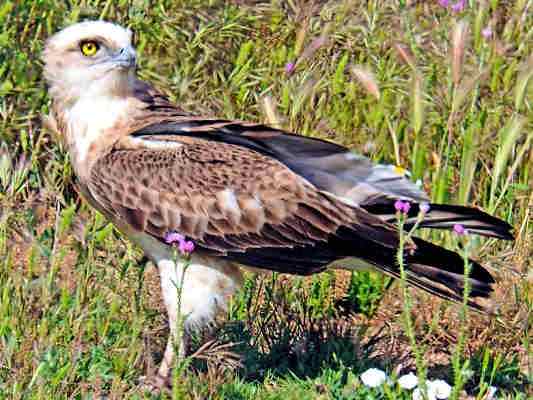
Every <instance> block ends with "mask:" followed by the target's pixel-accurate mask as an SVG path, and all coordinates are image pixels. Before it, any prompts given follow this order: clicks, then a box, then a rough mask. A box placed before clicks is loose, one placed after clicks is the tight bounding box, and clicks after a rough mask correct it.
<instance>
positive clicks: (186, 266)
mask: <svg viewBox="0 0 533 400" xmlns="http://www.w3.org/2000/svg"><path fill="white" fill-rule="evenodd" d="M157 267H158V269H159V276H160V278H161V291H162V294H163V300H164V302H165V306H166V309H167V313H168V321H169V325H170V336H169V339H168V343H167V347H166V349H165V354H164V356H163V360H162V362H161V366H160V367H159V371H158V374H157V377H156V385H157V386H160V387H161V386H164V385H167V384H168V383H169V378H170V373H171V371H172V367H173V365H174V363H175V358H176V357H178V358H181V359H183V358H184V357H185V356H186V351H187V346H188V342H189V339H190V332H192V330H193V329H198V330H201V329H202V328H203V327H205V326H208V325H209V324H211V323H213V322H214V320H215V316H216V313H217V311H220V310H226V309H227V306H228V300H229V296H230V295H231V294H232V293H233V292H234V291H235V290H236V289H237V288H238V286H239V285H240V283H241V282H242V274H241V272H240V270H239V268H238V267H237V266H233V265H231V264H229V263H227V262H225V261H217V260H211V259H207V258H205V257H202V256H200V255H197V254H193V255H191V257H190V259H189V260H188V261H186V262H185V261H183V260H177V261H176V260H172V259H169V258H165V259H160V260H158V261H157Z"/></svg>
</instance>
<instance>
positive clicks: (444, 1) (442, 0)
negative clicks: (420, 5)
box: [439, 0, 450, 7]
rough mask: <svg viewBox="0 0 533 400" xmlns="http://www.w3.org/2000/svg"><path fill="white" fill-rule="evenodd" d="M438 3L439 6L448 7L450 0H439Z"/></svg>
mask: <svg viewBox="0 0 533 400" xmlns="http://www.w3.org/2000/svg"><path fill="white" fill-rule="evenodd" d="M439 5H440V6H441V7H448V6H449V5H450V0H439Z"/></svg>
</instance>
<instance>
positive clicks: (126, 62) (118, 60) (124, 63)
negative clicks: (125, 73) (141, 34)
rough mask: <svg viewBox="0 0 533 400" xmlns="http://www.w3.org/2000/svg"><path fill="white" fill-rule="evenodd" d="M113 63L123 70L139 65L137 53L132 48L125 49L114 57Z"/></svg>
mask: <svg viewBox="0 0 533 400" xmlns="http://www.w3.org/2000/svg"><path fill="white" fill-rule="evenodd" d="M113 63H114V64H115V65H117V66H119V67H122V68H135V66H136V64H137V53H136V52H135V49H134V48H133V47H131V46H127V47H123V48H122V49H120V50H119V51H118V53H116V55H115V56H114V57H113Z"/></svg>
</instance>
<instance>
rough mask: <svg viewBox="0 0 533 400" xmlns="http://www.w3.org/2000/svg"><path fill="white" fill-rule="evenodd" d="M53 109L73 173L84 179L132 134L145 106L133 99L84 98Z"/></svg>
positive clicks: (55, 103)
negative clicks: (103, 157) (115, 147)
mask: <svg viewBox="0 0 533 400" xmlns="http://www.w3.org/2000/svg"><path fill="white" fill-rule="evenodd" d="M53 109H54V114H55V118H56V119H57V122H58V128H59V130H60V131H61V134H62V135H63V137H64V138H65V142H66V144H67V147H68V150H69V153H70V156H71V162H72V165H73V167H74V171H75V173H76V175H78V177H79V178H80V179H81V180H84V178H87V177H88V174H89V171H90V168H91V166H92V165H93V163H94V162H95V161H96V160H98V158H99V157H101V156H102V155H103V154H104V153H106V152H107V151H109V150H110V149H111V147H112V146H113V143H115V142H116V141H117V140H118V139H120V137H121V136H124V135H127V134H128V133H129V132H131V129H129V128H130V127H131V126H133V125H134V121H135V120H136V117H137V115H138V114H139V111H140V110H142V109H143V107H142V105H141V104H139V101H138V100H137V99H136V98H134V97H106V96H84V97H80V98H79V99H78V100H76V101H75V102H72V103H70V104H65V103H61V102H60V101H59V102H54V106H53Z"/></svg>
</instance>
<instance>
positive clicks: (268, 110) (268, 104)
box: [261, 94, 282, 129]
mask: <svg viewBox="0 0 533 400" xmlns="http://www.w3.org/2000/svg"><path fill="white" fill-rule="evenodd" d="M261 109H262V110H263V113H264V114H265V115H266V119H267V123H268V124H269V125H271V126H273V127H274V128H277V129H281V124H282V119H281V117H280V116H279V115H278V112H277V107H276V102H275V101H274V99H273V98H272V96H270V95H268V94H267V95H265V96H263V98H262V99H261Z"/></svg>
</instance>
